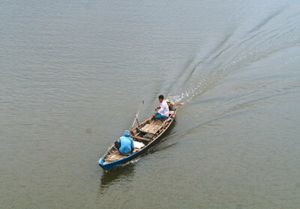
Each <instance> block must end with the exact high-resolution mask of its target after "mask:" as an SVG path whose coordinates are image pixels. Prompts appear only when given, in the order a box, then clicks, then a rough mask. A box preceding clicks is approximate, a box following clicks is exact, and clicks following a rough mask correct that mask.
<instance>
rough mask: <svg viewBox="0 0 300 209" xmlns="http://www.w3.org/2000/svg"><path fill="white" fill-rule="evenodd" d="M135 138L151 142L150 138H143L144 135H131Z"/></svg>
mask: <svg viewBox="0 0 300 209" xmlns="http://www.w3.org/2000/svg"><path fill="white" fill-rule="evenodd" d="M131 137H132V138H133V139H137V140H141V141H147V142H150V141H151V140H150V139H146V138H143V137H140V136H131Z"/></svg>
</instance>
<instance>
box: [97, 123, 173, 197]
mask: <svg viewBox="0 0 300 209" xmlns="http://www.w3.org/2000/svg"><path fill="white" fill-rule="evenodd" d="M175 124H176V121H174V124H172V126H170V128H169V129H168V130H167V131H166V132H165V133H164V134H163V135H162V138H161V139H160V140H158V141H156V142H155V143H153V145H152V146H151V147H150V148H149V149H148V150H147V151H146V152H144V153H142V154H141V155H140V156H139V157H137V158H135V159H133V160H131V161H129V162H127V163H126V164H124V165H120V166H118V167H116V168H113V169H112V170H110V171H106V170H103V174H102V176H101V178H100V187H99V194H103V193H104V192H105V190H106V189H108V188H109V187H110V186H111V185H113V184H114V183H116V182H118V181H119V180H120V179H123V178H132V177H133V174H134V171H135V166H136V163H137V162H138V161H139V160H141V159H142V158H143V156H145V155H149V154H154V153H155V152H157V151H162V150H164V149H166V148H169V147H172V146H173V145H174V144H171V145H169V146H166V147H164V148H163V149H157V147H158V146H159V145H160V144H161V143H163V142H164V141H165V140H167V139H168V138H169V134H170V132H172V129H173V128H174V126H175ZM175 144H176V143H175Z"/></svg>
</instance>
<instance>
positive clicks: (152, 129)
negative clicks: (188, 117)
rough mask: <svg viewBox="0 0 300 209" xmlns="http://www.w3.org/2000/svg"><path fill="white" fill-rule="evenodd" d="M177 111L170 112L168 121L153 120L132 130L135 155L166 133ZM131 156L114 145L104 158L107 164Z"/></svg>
mask: <svg viewBox="0 0 300 209" xmlns="http://www.w3.org/2000/svg"><path fill="white" fill-rule="evenodd" d="M174 113H175V111H170V115H169V117H168V118H167V119H166V120H162V119H158V118H154V119H153V118H151V119H148V120H146V121H145V122H143V123H142V124H140V125H139V126H137V127H136V128H134V129H132V130H131V138H133V140H134V143H135V149H134V151H133V153H136V152H139V151H141V150H142V149H143V148H145V147H146V146H147V145H148V144H149V143H150V142H151V141H152V140H153V139H156V138H157V137H158V136H159V135H160V134H161V133H162V132H164V130H165V128H166V126H167V125H168V124H169V123H170V122H171V119H172V118H171V116H172V115H173V114H174ZM129 155H131V154H130V153H129V154H122V153H120V152H119V150H118V149H117V148H116V147H115V145H113V146H112V147H111V148H110V150H109V151H108V153H107V154H106V156H105V157H104V161H105V162H114V161H116V160H121V159H123V158H125V157H127V156H129Z"/></svg>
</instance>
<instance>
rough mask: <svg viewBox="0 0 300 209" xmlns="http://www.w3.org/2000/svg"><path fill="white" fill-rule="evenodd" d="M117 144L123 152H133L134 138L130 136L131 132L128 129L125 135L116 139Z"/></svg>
mask: <svg viewBox="0 0 300 209" xmlns="http://www.w3.org/2000/svg"><path fill="white" fill-rule="evenodd" d="M115 146H116V148H117V149H118V150H119V151H120V153H122V154H129V153H132V152H133V150H134V143H133V139H132V138H131V137H130V132H129V131H127V130H126V131H125V133H124V136H122V137H121V138H120V139H119V140H118V141H115Z"/></svg>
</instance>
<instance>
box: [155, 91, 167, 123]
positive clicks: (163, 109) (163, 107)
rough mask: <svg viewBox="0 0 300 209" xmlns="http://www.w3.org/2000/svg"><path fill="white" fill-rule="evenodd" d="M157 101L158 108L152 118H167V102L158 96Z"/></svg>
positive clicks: (161, 96)
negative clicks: (158, 103)
mask: <svg viewBox="0 0 300 209" xmlns="http://www.w3.org/2000/svg"><path fill="white" fill-rule="evenodd" d="M158 100H159V102H160V106H159V107H157V108H155V111H156V112H155V113H154V115H153V118H162V119H165V118H167V117H169V107H168V104H167V102H166V101H165V100H164V96H163V95H159V97H158Z"/></svg>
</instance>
